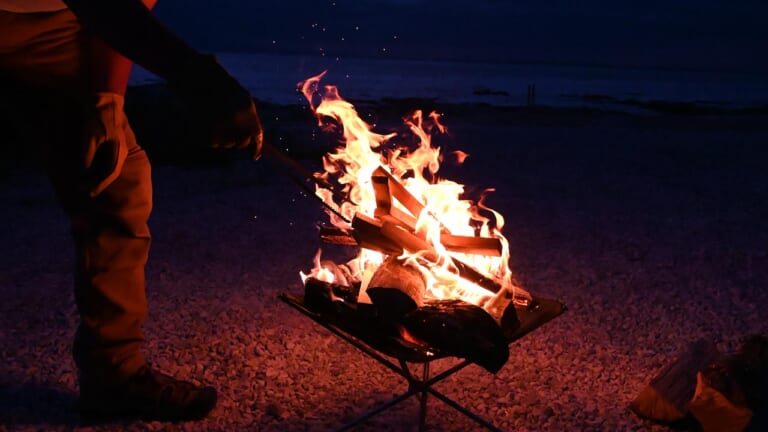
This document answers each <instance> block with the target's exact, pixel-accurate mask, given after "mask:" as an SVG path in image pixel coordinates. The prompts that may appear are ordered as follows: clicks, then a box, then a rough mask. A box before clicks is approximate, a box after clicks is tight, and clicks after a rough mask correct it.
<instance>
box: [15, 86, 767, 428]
mask: <svg viewBox="0 0 768 432" xmlns="http://www.w3.org/2000/svg"><path fill="white" fill-rule="evenodd" d="M489 88H490V87H489ZM494 88H495V87H494ZM343 90H344V89H343V88H342V93H343ZM254 94H258V93H254ZM354 94H355V93H354V92H353V95H354ZM403 95H404V96H411V95H410V94H409V93H403ZM413 96H414V97H413V98H408V97H403V98H394V99H393V98H382V97H380V95H376V97H373V98H366V97H364V95H359V96H357V97H356V98H353V99H352V101H353V102H355V103H357V102H358V101H359V111H360V112H361V113H362V114H363V118H364V119H366V120H368V121H371V122H372V123H375V124H376V125H377V127H379V128H381V129H382V130H390V129H389V128H394V127H396V125H397V124H398V123H399V121H400V118H401V117H402V116H404V115H406V114H407V113H408V112H409V111H411V110H413V109H425V110H433V109H434V110H436V111H438V112H440V113H442V114H443V123H444V124H445V125H446V126H447V128H448V131H449V134H448V135H447V136H445V137H442V138H441V139H440V143H441V145H442V146H444V148H445V150H447V151H451V150H462V151H464V152H466V153H468V154H469V158H468V159H467V160H466V162H465V164H464V165H463V166H454V165H451V164H446V166H445V169H444V172H445V174H446V175H448V174H450V175H451V178H455V179H456V180H457V181H459V182H461V183H464V184H465V185H466V188H467V191H468V193H469V194H475V195H477V194H479V192H480V191H482V190H484V189H486V188H495V192H493V193H492V194H491V195H490V196H489V198H488V204H489V205H490V206H491V207H493V208H494V209H495V210H497V211H498V212H500V213H501V214H502V215H504V218H505V220H506V225H505V227H504V229H503V232H504V234H505V236H506V237H507V238H508V239H509V241H510V252H511V259H510V265H511V268H512V271H513V273H514V276H515V279H516V280H517V281H518V282H519V283H520V285H521V286H522V287H524V288H525V289H527V290H528V291H530V292H531V293H533V294H535V295H538V296H542V297H546V298H552V299H556V300H559V301H561V302H563V303H564V304H565V305H566V306H567V308H568V310H567V312H566V313H565V314H563V315H562V316H560V317H558V318H556V319H554V320H553V321H552V322H549V323H547V324H545V325H544V326H542V327H541V328H538V329H536V330H535V331H534V332H532V333H531V334H529V335H527V336H526V337H524V338H522V339H520V340H519V341H517V342H515V343H514V344H512V345H511V346H510V359H509V361H508V362H507V364H506V365H505V366H504V367H503V368H502V369H501V370H500V371H499V372H498V373H497V374H489V373H488V372H486V371H485V370H483V369H481V368H479V367H477V366H470V367H468V368H467V369H465V370H463V371H461V372H459V373H458V374H456V375H454V376H452V377H450V378H449V379H447V380H446V381H444V382H442V383H441V384H439V385H438V389H439V390H440V391H443V392H445V393H446V394H448V395H449V396H451V397H454V398H455V399H456V400H457V401H459V402H460V403H462V404H465V405H466V406H467V407H468V408H469V409H471V410H473V411H475V412H476V413H477V414H478V415H480V416H482V417H484V418H487V419H489V420H491V421H492V422H493V423H494V424H496V425H497V426H498V427H500V428H501V429H502V430H528V431H563V430H582V431H619V430H622V431H624V430H633V431H634V430H643V431H667V430H671V429H670V427H669V426H668V425H662V424H657V423H654V422H651V421H648V420H644V419H641V418H639V417H638V416H636V415H635V414H634V413H632V412H631V411H630V410H629V404H630V402H631V401H632V400H633V399H634V398H635V397H636V396H637V394H638V393H639V392H640V391H641V390H642V389H643V387H644V386H645V385H646V384H647V383H648V382H649V381H650V379H651V378H653V377H654V376H655V374H657V373H658V372H659V370H660V369H661V368H663V367H664V366H666V365H667V364H669V363H670V362H672V361H673V360H674V359H675V358H676V356H678V355H679V354H680V353H681V352H682V351H684V350H685V348H686V347H687V346H688V345H689V344H690V343H692V342H694V341H696V340H700V339H704V340H708V341H712V342H713V343H715V344H717V346H718V348H719V349H720V350H721V351H723V352H732V351H734V350H735V349H737V347H738V346H739V345H740V343H741V342H742V341H743V339H744V338H745V337H747V336H749V335H753V334H763V335H766V334H768V324H766V323H768V312H767V311H766V308H765V307H763V305H765V304H768V290H766V287H768V223H766V220H768V171H766V170H765V161H766V160H768V146H766V144H767V143H768V121H766V120H768V118H767V117H768V116H766V114H765V113H764V112H761V111H759V110H758V111H754V112H752V111H738V110H737V111H733V112H730V111H717V112H708V111H707V112H693V113H690V112H683V113H675V112H662V113H660V112H654V111H649V112H643V113H642V114H637V113H628V112H626V111H621V110H608V109H595V107H586V108H585V107H575V106H569V107H562V106H546V105H544V104H540V105H538V106H534V107H526V106H521V104H515V105H513V104H509V105H507V104H496V105H494V104H488V103H482V101H461V100H458V101H454V100H447V101H442V100H440V99H437V100H436V99H434V98H432V97H430V95H424V94H417V95H413ZM292 97H293V96H292ZM257 99H258V96H257ZM173 106H175V105H174V104H173V102H169V101H168V100H167V92H166V91H165V90H164V89H163V88H162V86H158V85H150V86H140V87H132V88H131V89H130V90H129V96H128V102H127V107H128V108H127V109H128V114H129V117H130V118H131V119H132V122H133V125H134V127H135V130H136V133H137V137H138V138H139V141H140V142H142V143H146V144H145V146H146V148H147V151H148V153H149V154H150V157H151V158H152V160H153V161H154V166H153V181H154V188H155V197H154V211H153V216H152V218H151V220H150V227H151V229H152V232H153V247H152V251H151V255H150V261H149V264H148V267H147V297H148V300H149V319H148V321H147V323H146V326H145V332H146V346H145V351H146V353H147V355H148V358H149V360H150V361H151V362H152V364H153V365H154V366H156V367H158V368H159V369H161V370H163V371H164V372H167V373H170V374H173V375H175V376H178V377H182V378H191V379H195V380H198V381H199V382H203V383H206V384H211V385H213V386H215V387H216V388H217V389H218V390H219V395H220V402H219V405H218V407H217V408H216V409H215V411H214V412H213V413H212V414H211V415H210V416H209V418H207V419H205V420H203V421H201V422H199V423H187V424H178V425H173V424H163V423H143V422H124V423H117V424H106V425H91V426H88V428H89V429H88V430H116V429H119V430H136V431H139V430H243V431H245V430H249V431H250V430H259V431H318V430H331V429H333V427H334V426H338V425H340V424H342V423H343V422H344V421H347V420H349V419H351V418H353V417H355V416H356V415H357V414H359V413H361V412H363V411H365V410H366V409H368V408H371V407H373V406H375V405H376V404H377V402H381V401H384V400H387V399H389V398H390V397H392V395H393V394H397V393H399V392H402V391H405V389H406V387H407V385H406V382H405V381H404V380H402V379H399V378H398V377H396V376H395V375H392V374H390V373H389V371H387V370H386V369H385V368H383V367H382V366H380V365H379V364H378V363H376V362H374V361H373V360H371V359H369V358H367V357H366V356H364V355H362V354H361V353H360V352H358V351H356V350H355V349H354V348H353V347H351V346H349V345H348V344H346V343H344V342H343V341H341V340H339V339H338V338H336V337H335V336H333V335H332V334H330V333H329V332H327V331H325V330H323V329H322V328H320V327H319V326H317V325H316V324H315V323H313V322H312V321H311V320H309V319H308V318H306V317H304V316H303V315H301V314H299V313H297V312H296V311H295V310H293V309H292V308H290V307H289V306H287V305H286V304H284V303H283V302H281V301H280V300H279V299H278V295H280V294H281V293H301V292H302V291H303V287H302V284H301V280H300V279H299V271H305V272H306V271H307V270H308V269H309V268H310V267H311V265H312V258H313V257H314V255H315V252H316V251H317V249H318V248H320V247H323V248H324V250H325V251H327V253H328V254H330V256H344V255H345V254H348V253H349V251H348V250H347V249H344V248H340V247H328V246H325V245H323V244H322V243H321V241H320V239H319V238H318V236H317V228H316V225H317V224H318V223H322V222H325V221H327V216H326V215H325V213H324V212H323V210H322V208H321V207H320V206H319V205H318V204H317V202H316V201H314V200H313V199H312V198H311V197H307V196H306V195H305V194H304V193H303V192H302V191H301V190H300V189H299V188H297V186H296V185H294V184H293V183H292V182H291V181H290V180H288V179H287V178H285V177H284V176H283V175H282V173H281V172H280V171H279V169H277V168H276V165H275V164H274V162H273V161H271V160H270V159H269V158H268V157H267V156H265V157H264V158H263V159H262V160H259V161H256V162H254V161H251V160H248V159H247V158H245V157H243V156H242V155H239V154H234V155H227V154H221V153H217V152H212V151H210V150H206V149H203V148H202V147H201V144H202V143H198V142H195V140H194V139H192V138H190V137H189V135H187V134H185V133H183V132H181V131H180V129H181V126H183V124H184V120H183V119H182V118H180V117H177V116H176V114H174V112H173V111H172V110H170V109H168V107H173ZM259 109H260V113H261V115H262V120H263V123H264V125H265V128H266V129H267V130H268V132H269V134H268V137H270V139H274V140H275V141H276V143H278V145H279V146H280V147H281V148H284V149H286V150H287V152H288V154H290V155H292V156H293V157H295V158H296V159H297V160H298V161H299V162H300V163H302V164H303V165H305V166H306V167H308V168H310V169H313V170H314V169H319V168H320V157H321V155H322V154H323V153H325V152H326V151H329V150H330V149H331V148H332V146H333V141H332V140H331V139H329V138H327V137H324V136H323V134H322V132H321V131H320V130H319V129H318V128H317V126H316V122H315V120H314V118H313V116H312V114H311V112H310V111H309V110H308V109H307V108H306V107H304V106H302V105H300V104H298V102H297V103H296V104H289V103H285V102H284V101H271V100H266V99H265V100H263V101H261V102H260V103H259ZM29 156H30V155H23V157H22V156H19V159H18V161H7V162H8V163H7V166H6V167H5V172H4V175H3V177H2V181H0V201H2V202H3V203H4V210H3V212H2V213H0V224H2V226H4V227H5V229H4V230H2V234H0V235H2V243H3V244H4V245H5V247H6V249H5V250H6V253H5V256H4V259H3V260H0V300H1V301H0V323H1V325H0V332H1V333H0V346H2V350H1V351H0V364H2V365H3V366H2V373H0V384H1V385H0V407H2V408H0V430H70V429H72V428H78V427H83V428H84V427H85V426H84V425H82V424H81V423H80V422H79V419H78V416H77V411H76V409H75V404H76V400H77V382H76V371H75V367H74V363H73V362H72V360H71V357H70V345H71V341H72V336H73V334H74V329H75V325H76V322H77V315H76V311H75V307H74V300H73V295H72V288H71V286H72V275H71V268H72V266H73V262H72V259H73V258H72V253H71V249H72V246H71V244H70V240H69V236H68V227H67V221H66V218H65V217H64V214H63V212H62V211H61V210H60V209H59V207H58V206H57V204H56V200H55V197H54V195H53V193H52V191H51V189H50V187H49V186H48V184H47V181H46V178H45V176H44V174H43V172H42V170H41V169H40V168H39V164H37V163H35V162H33V161H32V160H30V157H29ZM441 172H443V171H441ZM453 176H455V177H453ZM451 361H452V359H443V360H439V361H437V362H436V365H435V366H433V367H434V368H435V369H436V370H437V369H440V368H441V367H447V366H450V364H451ZM417 413H418V403H417V401H416V400H415V399H413V400H408V401H406V402H404V403H402V404H400V405H398V406H397V407H396V408H393V409H392V410H389V411H386V412H384V413H382V414H381V415H379V416H376V417H374V418H372V419H371V420H370V421H369V422H367V423H366V424H365V425H364V426H362V427H361V428H360V429H359V430H363V431H379V430H391V431H407V430H417V426H418V419H417ZM427 424H428V430H434V431H464V430H476V429H475V427H476V425H475V424H474V423H472V422H471V421H470V420H468V419H467V418H465V417H463V416H461V415H460V414H458V413H457V412H455V411H453V410H451V409H450V408H448V407H447V406H445V405H444V404H442V403H440V402H439V401H437V400H436V399H431V400H430V403H429V407H428V414H427Z"/></svg>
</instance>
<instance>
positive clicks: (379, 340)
mask: <svg viewBox="0 0 768 432" xmlns="http://www.w3.org/2000/svg"><path fill="white" fill-rule="evenodd" d="M279 297H280V299H281V300H282V301H284V302H285V303H287V304H288V305H290V306H292V307H293V308H295V309H296V310H298V311H299V312H301V313H302V314H304V315H306V316H308V317H309V318H311V319H312V320H313V321H315V322H316V323H318V324H320V325H321V326H323V327H325V328H326V329H328V330H329V331H330V332H331V333H333V334H335V335H336V336H338V337H339V338H341V339H343V340H345V341H347V342H348V343H350V344H351V345H352V346H354V347H356V348H357V349H359V350H360V351H362V352H363V353H365V354H367V355H368V356H369V357H371V358H372V359H374V360H376V361H378V362H379V363H381V364H382V365H384V366H386V367H387V368H389V369H390V370H391V371H393V372H394V373H396V374H398V375H400V376H402V377H403V378H405V379H406V380H407V381H408V390H407V391H406V392H404V393H402V394H400V395H398V396H395V397H394V398H393V399H391V400H389V401H387V402H384V403H382V404H380V405H378V406H376V407H375V408H372V409H370V410H369V411H366V412H365V413H363V414H361V415H359V416H358V417H356V418H355V419H353V420H350V421H349V422H347V423H346V424H344V425H342V426H340V427H339V428H337V429H336V431H339V432H340V431H345V430H348V429H350V428H352V427H354V426H357V425H359V424H361V423H363V422H365V421H366V420H368V419H370V418H371V417H373V416H375V415H377V414H379V413H381V412H383V411H386V410H387V409H389V408H392V407H394V406H395V405H397V404H399V403H400V402H402V401H404V400H406V399H408V398H410V397H411V396H417V397H418V399H419V431H424V430H425V428H426V419H427V396H428V395H430V394H431V395H432V396H434V397H436V398H437V399H439V400H441V401H443V402H444V403H445V404H447V405H448V406H450V407H451V408H453V409H455V410H456V411H458V412H460V413H462V414H464V415H465V416H467V417H468V418H470V419H471V420H473V421H475V422H476V423H477V424H479V425H481V426H483V427H485V428H486V429H488V430H492V431H498V432H501V431H502V430H501V429H499V428H498V427H496V426H494V425H493V424H492V423H491V422H489V421H488V420H486V419H484V418H482V417H480V416H478V415H477V414H475V413H473V412H472V411H470V410H469V409H467V408H466V407H464V406H463V405H461V404H459V403H458V402H456V401H454V400H453V399H451V398H449V397H448V396H446V395H444V394H443V393H441V392H439V391H437V390H435V389H434V388H433V386H434V385H435V384H437V383H439V382H440V381H442V380H444V379H446V378H448V377H449V376H451V375H453V374H455V373H456V372H459V371H460V370H462V369H464V368H465V367H467V366H469V365H470V364H472V362H471V361H469V360H465V359H458V363H456V364H455V365H454V366H452V367H449V368H447V369H445V370H444V371H442V372H440V373H439V374H437V375H435V376H433V377H430V367H429V366H430V363H431V362H432V361H434V360H437V359H440V358H445V357H449V355H447V354H444V353H440V352H439V351H438V350H432V349H425V348H424V347H422V346H419V345H415V344H412V343H410V342H408V341H406V340H404V339H401V338H400V337H394V336H388V335H382V334H381V333H376V332H375V331H373V332H372V331H368V329H366V328H365V326H361V325H359V324H361V323H360V322H355V321H351V320H349V319H342V318H340V317H339V316H337V315H335V314H333V313H329V312H327V311H316V310H313V309H310V308H309V307H307V306H306V304H305V303H304V296H303V295H297V294H287V293H284V294H280V296H279ZM515 309H516V311H517V313H518V317H519V319H520V327H519V328H518V329H517V330H516V331H515V332H514V334H512V335H511V336H510V337H509V338H508V341H509V343H510V344H511V343H512V342H515V341H516V340H518V339H520V338H522V337H523V336H525V335H527V334H528V333H530V332H531V331H533V330H535V329H537V328H538V327H540V326H542V325H543V324H545V323H547V322H549V321H551V320H552V319H554V318H556V317H557V316H559V315H560V314H562V313H563V312H565V310H566V307H565V305H563V304H562V303H560V302H558V301H556V300H551V299H544V298H536V297H534V299H533V301H531V302H530V304H529V305H528V306H525V307H516V308H515ZM387 357H391V358H394V359H396V360H397V362H394V361H392V360H391V359H390V358H387ZM408 363H416V364H418V363H421V373H420V374H419V375H418V376H415V375H414V374H413V373H412V372H411V369H410V367H409V366H408Z"/></svg>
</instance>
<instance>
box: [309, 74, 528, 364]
mask: <svg viewBox="0 0 768 432" xmlns="http://www.w3.org/2000/svg"><path fill="white" fill-rule="evenodd" d="M324 74H325V72H323V73H322V74H320V75H317V76H315V77H312V78H309V79H307V80H306V81H304V82H303V83H301V84H300V85H301V90H302V92H303V94H304V96H305V97H306V98H307V100H308V102H309V105H310V107H311V108H312V110H313V111H314V113H315V115H316V116H317V118H318V120H319V123H320V126H321V127H322V128H323V129H325V130H333V131H335V132H336V133H337V134H338V135H339V136H340V137H341V145H340V146H338V147H337V148H336V149H334V151H333V152H331V153H327V154H326V155H325V156H324V158H323V168H324V170H323V171H321V172H317V173H314V176H313V177H314V183H315V185H316V186H315V194H316V195H317V197H319V198H320V199H321V200H322V202H323V203H324V205H325V207H326V210H327V213H328V215H329V217H330V220H329V222H330V224H329V225H324V226H322V227H320V237H321V238H322V239H323V240H324V241H326V242H330V243H337V244H347V245H353V246H356V247H358V248H359V253H358V254H357V256H356V257H355V258H354V259H352V260H350V261H348V262H345V263H334V262H331V261H327V260H323V259H322V256H321V251H318V253H317V255H316V256H315V259H314V267H313V268H312V269H311V270H310V271H309V272H308V273H307V274H305V273H303V272H302V273H301V277H302V281H303V282H304V284H305V289H306V292H307V295H308V300H310V301H311V300H316V301H317V303H318V305H321V304H322V303H323V302H347V303H350V304H355V305H364V307H365V306H367V305H372V306H373V308H369V309H368V310H373V311H374V312H373V313H375V314H377V315H378V317H379V318H381V319H383V320H384V321H385V322H387V323H389V324H391V325H392V326H394V327H396V330H397V331H398V332H399V333H400V335H401V336H402V337H403V338H404V339H406V340H408V341H411V342H413V343H416V344H422V345H425V346H431V347H435V346H438V347H441V348H444V349H448V350H454V351H456V350H459V351H462V352H457V353H456V354H461V355H462V356H465V357H466V356H475V357H477V358H475V360H477V361H478V364H482V365H485V366H486V367H487V368H488V369H491V370H494V371H495V370H497V369H498V368H499V367H500V366H501V365H503V364H504V362H505V361H506V359H507V357H508V350H507V342H506V339H505V337H504V335H505V334H506V335H510V334H512V333H513V332H514V331H515V330H517V327H518V319H517V316H516V314H515V308H514V305H515V304H518V305H527V304H529V303H530V301H531V296H530V294H529V293H528V292H526V291H525V290H524V289H522V288H520V287H519V286H517V285H516V284H515V283H513V277H512V272H511V270H510V268H509V265H508V262H509V242H508V241H507V239H506V238H505V237H504V235H503V234H502V232H501V230H502V228H503V226H504V218H503V217H502V215H501V214H499V213H498V212H496V211H494V210H492V209H490V208H489V207H487V206H486V205H485V204H484V202H483V199H484V197H485V195H486V194H487V193H490V192H492V190H491V189H489V190H486V191H485V192H484V194H483V195H481V196H480V197H479V199H477V200H476V201H473V200H470V199H467V198H465V197H463V195H464V193H465V188H464V186H463V185H462V184H460V183H457V182H455V181H452V180H449V179H444V178H441V176H440V175H439V169H440V164H441V162H442V161H443V159H444V158H445V157H447V156H446V155H444V154H442V153H441V149H440V148H439V147H436V146H433V145H432V137H433V134H441V133H446V128H445V126H444V125H443V124H442V123H441V122H440V116H439V115H438V114H437V113H435V112H432V113H430V114H428V115H424V114H423V113H422V112H421V111H415V112H413V113H412V114H410V115H408V116H407V117H406V118H405V119H404V126H405V127H406V130H407V131H408V133H409V137H410V138H412V139H411V140H410V141H409V140H398V139H397V138H401V137H398V134H396V133H389V134H380V133H377V132H374V131H373V130H372V129H373V127H372V126H371V125H369V124H368V123H366V122H365V121H363V120H362V119H361V118H360V117H359V115H358V114H357V112H356V110H355V108H354V106H353V105H352V104H351V103H349V102H348V101H345V100H344V99H342V98H341V97H340V95H339V92H338V90H337V88H336V87H335V86H331V85H321V84H320V80H321V78H322V77H323V76H324ZM404 141H406V142H404ZM449 156H450V157H452V158H454V159H455V160H456V162H457V163H462V162H463V161H464V160H465V159H466V158H467V157H469V155H468V154H467V153H464V152H461V151H455V152H452V153H451V154H450V155H449ZM510 305H511V306H510ZM446 327H450V328H452V329H453V330H454V331H453V332H452V334H444V333H445V331H444V329H445V328H446ZM464 332H466V333H467V335H466V338H465V340H463V341H462V342H461V343H460V344H461V345H462V346H461V348H458V347H457V346H450V345H451V343H449V342H450V339H451V338H455V337H461V333H464ZM483 336H485V337H486V338H487V340H480V339H482V338H483ZM472 339H474V340H476V343H469V341H470V340H472ZM468 343H469V345H474V346H472V347H470V346H468ZM489 344H490V346H493V347H494V352H486V353H485V354H483V355H480V356H476V354H478V352H479V351H482V350H483V349H485V350H486V351H487V348H486V347H487V346H489ZM454 345H455V344H454ZM489 356H490V357H489ZM489 358H492V359H493V361H489Z"/></svg>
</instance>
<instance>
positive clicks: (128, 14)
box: [63, 0, 200, 82]
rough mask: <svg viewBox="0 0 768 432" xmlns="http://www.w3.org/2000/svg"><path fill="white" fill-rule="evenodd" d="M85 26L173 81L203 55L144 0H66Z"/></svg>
mask: <svg viewBox="0 0 768 432" xmlns="http://www.w3.org/2000/svg"><path fill="white" fill-rule="evenodd" d="M63 1H64V3H66V5H67V6H68V7H69V8H70V10H72V12H73V13H74V14H75V15H76V16H77V18H78V20H79V21H80V22H81V23H82V25H83V27H84V28H85V29H87V30H88V31H91V32H93V33H94V34H96V35H98V36H99V37H101V38H102V39H103V40H104V41H105V42H106V43H107V44H109V45H110V46H111V47H112V48H114V49H115V50H116V51H118V52H119V53H121V54H122V55H124V56H125V57H127V58H129V59H131V60H133V61H134V62H135V63H137V64H139V65H141V66H143V67H144V68H146V69H147V70H149V71H151V72H152V73H155V74H157V75H158V76H160V77H162V78H164V79H166V80H167V81H169V82H174V81H177V80H179V79H180V77H182V76H183V74H184V71H185V69H186V68H187V66H188V65H191V64H195V63H196V62H198V58H199V57H200V54H199V53H198V52H197V51H196V50H194V49H193V48H192V47H191V46H189V45H188V44H187V43H186V42H185V41H183V40H182V39H181V38H180V37H178V36H177V35H176V34H174V33H173V32H172V31H171V30H169V29H168V28H167V27H166V26H165V25H163V24H162V23H161V22H160V21H159V20H158V19H157V18H155V16H154V15H153V14H152V13H151V12H150V11H149V9H148V8H147V7H146V6H145V5H144V4H143V3H142V1H141V0H109V1H105V0H63Z"/></svg>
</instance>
